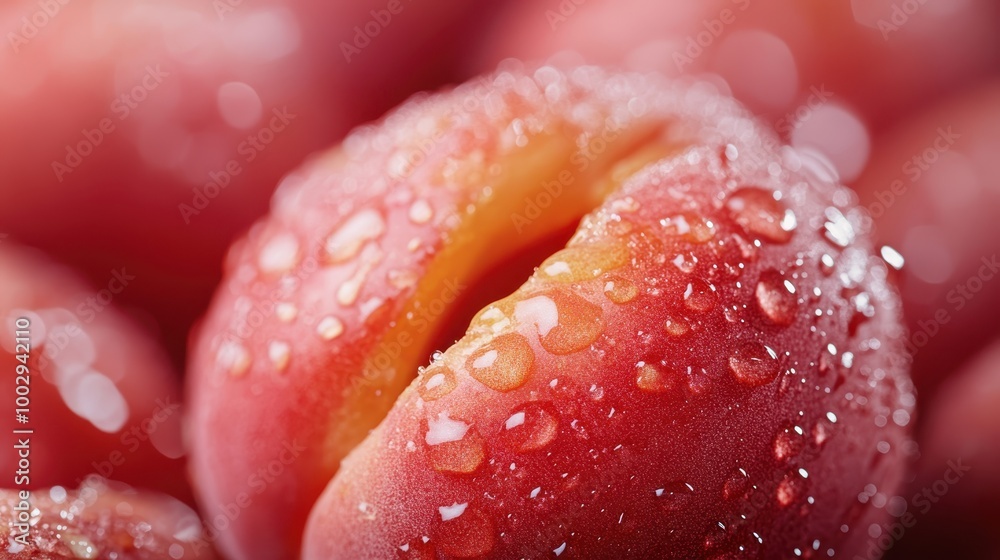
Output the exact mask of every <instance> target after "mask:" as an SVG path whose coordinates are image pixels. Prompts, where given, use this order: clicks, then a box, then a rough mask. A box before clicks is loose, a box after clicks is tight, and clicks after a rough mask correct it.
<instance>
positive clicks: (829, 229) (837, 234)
mask: <svg viewBox="0 0 1000 560" xmlns="http://www.w3.org/2000/svg"><path fill="white" fill-rule="evenodd" d="M823 215H824V216H826V221H825V222H824V223H823V236H824V237H825V238H826V240H827V241H829V242H830V243H833V244H834V245H836V246H837V247H841V248H844V247H847V246H848V245H850V244H851V243H852V242H853V241H854V226H852V225H851V222H850V221H849V220H848V219H847V218H846V217H845V216H844V214H843V213H841V211H840V210H837V209H836V208H834V207H833V206H828V207H827V208H826V210H825V211H824V212H823Z"/></svg>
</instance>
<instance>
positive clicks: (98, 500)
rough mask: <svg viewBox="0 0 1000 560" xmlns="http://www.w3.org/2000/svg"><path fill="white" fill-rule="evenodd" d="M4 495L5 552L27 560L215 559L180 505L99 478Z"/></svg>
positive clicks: (0, 497)
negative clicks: (72, 485)
mask: <svg viewBox="0 0 1000 560" xmlns="http://www.w3.org/2000/svg"><path fill="white" fill-rule="evenodd" d="M23 492H24V491H23V490H7V489H5V490H0V524H2V525H3V526H5V527H6V528H7V531H6V532H5V534H4V537H5V538H4V540H3V543H4V544H3V550H5V551H6V552H7V553H8V554H13V556H7V555H5V556H4V558H19V559H23V560H32V559H38V560H42V559H45V560H58V559H67V560H71V559H72V560H75V559H81V558H114V559H116V560H159V559H163V558H198V559H200V560H212V559H213V558H215V554H214V552H213V551H212V547H211V544H210V543H209V542H208V541H207V540H206V539H205V538H204V537H203V536H202V534H201V533H202V532H201V522H200V521H199V519H198V515H197V514H196V513H195V512H194V511H192V510H191V508H189V507H188V506H186V505H184V504H183V503H181V502H178V501H177V500H175V499H173V498H170V497H168V496H164V495H162V494H155V493H149V492H138V491H136V490H133V489H132V488H129V487H128V486H126V485H124V484H120V483H109V482H107V481H105V480H103V479H101V478H99V477H93V478H89V479H87V481H86V482H85V483H84V484H82V485H81V486H80V488H79V489H77V490H69V491H67V490H66V489H65V488H63V487H62V486H55V487H52V488H51V489H49V488H46V489H38V490H34V491H31V492H30V493H29V494H27V495H26V494H24V493H23Z"/></svg>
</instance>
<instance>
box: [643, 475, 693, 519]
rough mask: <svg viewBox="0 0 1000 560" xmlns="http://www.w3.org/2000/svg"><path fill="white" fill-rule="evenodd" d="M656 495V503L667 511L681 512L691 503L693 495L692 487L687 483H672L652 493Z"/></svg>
mask: <svg viewBox="0 0 1000 560" xmlns="http://www.w3.org/2000/svg"><path fill="white" fill-rule="evenodd" d="M653 493H654V494H655V495H656V498H657V500H656V502H657V504H659V506H660V507H661V508H663V509H665V510H667V511H670V512H675V511H681V510H683V509H684V507H685V506H687V504H688V503H689V502H690V501H691V496H692V495H693V494H694V486H691V485H690V484H689V483H687V482H682V481H672V482H668V483H666V484H664V485H663V486H662V487H660V488H657V489H656V490H654V491H653Z"/></svg>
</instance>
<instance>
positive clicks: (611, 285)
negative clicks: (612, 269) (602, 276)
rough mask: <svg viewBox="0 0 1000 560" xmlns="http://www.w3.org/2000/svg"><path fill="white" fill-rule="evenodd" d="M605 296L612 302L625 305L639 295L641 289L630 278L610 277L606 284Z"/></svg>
mask: <svg viewBox="0 0 1000 560" xmlns="http://www.w3.org/2000/svg"><path fill="white" fill-rule="evenodd" d="M604 295H605V296H607V297H608V299H610V300H611V301H613V302H615V303H617V304H619V305H624V304H626V303H628V302H630V301H632V300H633V299H635V296H637V295H639V289H638V288H637V287H636V285H635V284H634V283H633V282H632V281H631V280H629V279H628V278H623V277H621V276H608V277H607V281H606V282H605V283H604Z"/></svg>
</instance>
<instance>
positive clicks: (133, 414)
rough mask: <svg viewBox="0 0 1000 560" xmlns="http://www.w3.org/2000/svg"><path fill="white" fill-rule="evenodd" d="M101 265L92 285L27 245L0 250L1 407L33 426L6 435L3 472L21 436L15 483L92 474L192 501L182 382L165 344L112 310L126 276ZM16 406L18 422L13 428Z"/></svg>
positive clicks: (12, 464)
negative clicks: (23, 462) (24, 464)
mask: <svg viewBox="0 0 1000 560" xmlns="http://www.w3.org/2000/svg"><path fill="white" fill-rule="evenodd" d="M108 272H109V274H108V277H107V278H106V279H105V286H104V287H102V288H101V289H100V290H99V291H96V292H95V291H93V290H90V289H87V288H84V287H83V286H82V285H81V284H80V283H79V281H78V280H77V279H76V278H75V277H74V276H73V275H72V274H70V273H69V272H68V271H66V270H65V269H63V268H60V267H57V266H55V265H53V264H51V263H49V262H48V261H46V260H45V259H43V258H42V257H40V256H38V255H36V254H34V253H33V252H29V251H27V250H22V249H17V248H15V247H14V246H13V244H12V243H10V242H9V241H5V242H3V244H2V245H0V325H2V326H3V329H4V332H3V335H2V339H0V367H2V368H3V372H4V375H3V376H2V382H0V390H2V391H3V392H4V394H5V395H9V398H5V399H4V400H3V411H2V414H3V415H4V418H6V419H7V420H6V421H7V422H10V424H11V425H13V426H14V428H16V429H29V430H33V433H30V434H18V433H13V432H12V431H11V430H10V429H7V430H4V432H3V435H2V437H0V445H2V446H3V448H4V449H6V450H8V451H7V452H5V453H4V454H3V458H2V459H0V469H3V471H4V472H7V473H15V471H20V470H22V469H21V468H20V467H19V463H18V462H19V460H20V457H19V454H18V453H15V452H11V451H9V450H11V449H14V447H12V446H14V445H15V444H16V443H18V441H19V440H21V439H23V438H27V439H30V444H29V450H28V451H27V452H28V453H29V454H30V457H28V459H29V461H30V467H29V468H28V469H25V470H27V471H28V472H24V473H19V474H18V475H17V477H16V479H15V480H16V483H17V484H18V485H21V486H24V485H26V486H28V487H30V488H42V487H46V486H53V485H57V484H61V485H68V486H76V485H77V484H79V483H80V482H81V481H82V480H83V479H84V478H85V477H86V476H87V475H88V474H90V473H94V472H96V473H98V474H100V475H102V476H106V477H109V478H113V479H116V480H122V481H125V482H128V483H129V484H134V485H136V486H141V487H147V488H154V489H157V490H161V491H164V492H169V493H171V494H173V495H175V496H178V497H181V498H183V499H190V490H188V487H187V483H186V481H185V480H184V476H183V465H184V463H183V461H182V460H181V459H180V457H181V456H182V455H183V454H184V449H183V445H182V442H181V415H182V411H181V405H180V400H179V397H180V395H179V393H180V387H179V384H178V382H177V380H176V378H175V375H174V373H173V371H172V370H171V368H170V366H169V364H168V362H167V359H166V357H165V356H164V355H163V354H162V352H161V351H160V349H159V348H158V347H157V346H156V345H155V344H154V343H153V341H152V340H150V339H149V336H148V335H147V334H146V333H144V332H143V331H142V329H140V328H138V327H137V325H136V324H135V322H134V321H133V320H131V319H129V318H127V317H125V316H124V315H123V314H122V313H121V312H120V311H119V310H118V309H117V302H116V301H115V300H116V299H117V297H118V294H119V293H120V292H121V290H122V289H127V287H126V286H125V284H127V283H129V282H131V278H130V277H131V271H130V270H129V269H127V268H119V269H116V270H110V271H108ZM15 397H21V398H23V399H24V401H23V402H20V403H19V402H18V401H16V400H15ZM25 404H26V406H24V405H25ZM20 408H26V409H28V410H27V411H21V410H18V409H20ZM18 413H24V414H25V416H26V417H27V421H26V422H25V423H23V424H20V423H18V424H15V420H16V418H17V416H16V414H18ZM11 476H14V475H13V474H12V475H11Z"/></svg>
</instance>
